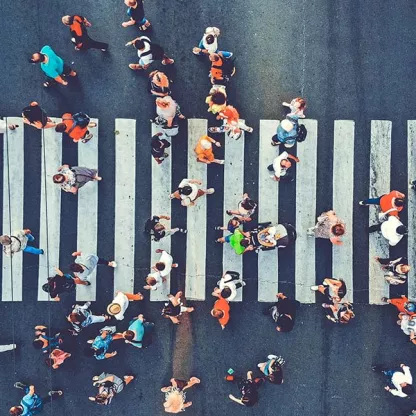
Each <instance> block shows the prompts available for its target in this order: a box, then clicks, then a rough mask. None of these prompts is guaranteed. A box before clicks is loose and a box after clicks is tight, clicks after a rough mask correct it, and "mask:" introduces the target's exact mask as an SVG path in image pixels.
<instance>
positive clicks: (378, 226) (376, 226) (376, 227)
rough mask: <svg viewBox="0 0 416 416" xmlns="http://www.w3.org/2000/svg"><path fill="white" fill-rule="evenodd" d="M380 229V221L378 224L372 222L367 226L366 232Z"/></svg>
mask: <svg viewBox="0 0 416 416" xmlns="http://www.w3.org/2000/svg"><path fill="white" fill-rule="evenodd" d="M380 230H381V223H380V224H374V225H371V226H370V227H368V232H369V233H374V232H375V231H380Z"/></svg>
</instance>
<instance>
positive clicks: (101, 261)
mask: <svg viewBox="0 0 416 416" xmlns="http://www.w3.org/2000/svg"><path fill="white" fill-rule="evenodd" d="M108 263H109V260H106V259H103V258H101V257H98V264H105V265H106V266H108Z"/></svg>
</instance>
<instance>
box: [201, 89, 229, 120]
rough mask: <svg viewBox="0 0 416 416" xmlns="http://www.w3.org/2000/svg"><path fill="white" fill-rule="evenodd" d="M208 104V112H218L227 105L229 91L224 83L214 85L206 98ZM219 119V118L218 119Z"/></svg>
mask: <svg viewBox="0 0 416 416" xmlns="http://www.w3.org/2000/svg"><path fill="white" fill-rule="evenodd" d="M205 102H206V103H207V104H208V112H211V113H212V114H217V113H219V112H220V111H223V110H224V109H225V107H227V93H226V91H225V86H224V85H214V86H213V87H212V88H211V90H210V91H209V95H208V97H207V98H206V99H205ZM217 120H219V119H217Z"/></svg>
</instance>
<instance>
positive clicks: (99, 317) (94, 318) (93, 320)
mask: <svg viewBox="0 0 416 416" xmlns="http://www.w3.org/2000/svg"><path fill="white" fill-rule="evenodd" d="M89 318H90V320H91V324H90V325H92V324H98V323H100V322H105V320H106V318H105V316H102V315H90V316H89Z"/></svg>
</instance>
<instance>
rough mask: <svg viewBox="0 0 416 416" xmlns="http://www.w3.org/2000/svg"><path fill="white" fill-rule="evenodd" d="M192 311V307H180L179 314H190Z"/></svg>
mask: <svg viewBox="0 0 416 416" xmlns="http://www.w3.org/2000/svg"><path fill="white" fill-rule="evenodd" d="M193 311H194V308H193V306H181V312H182V313H184V312H188V313H190V312H193Z"/></svg>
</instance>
